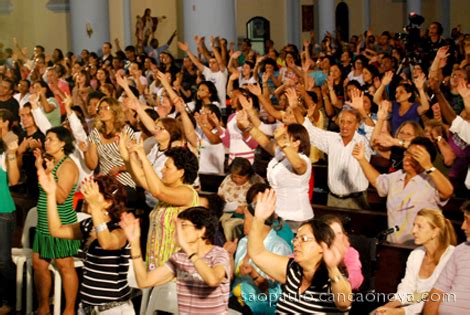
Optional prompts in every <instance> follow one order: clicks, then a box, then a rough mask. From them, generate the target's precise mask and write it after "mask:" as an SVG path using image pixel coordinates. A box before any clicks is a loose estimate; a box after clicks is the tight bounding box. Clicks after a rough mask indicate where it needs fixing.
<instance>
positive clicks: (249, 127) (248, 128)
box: [243, 125, 253, 132]
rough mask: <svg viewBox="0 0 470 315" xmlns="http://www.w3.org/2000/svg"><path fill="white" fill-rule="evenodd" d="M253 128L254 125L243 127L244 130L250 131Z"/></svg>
mask: <svg viewBox="0 0 470 315" xmlns="http://www.w3.org/2000/svg"><path fill="white" fill-rule="evenodd" d="M251 129H253V125H249V126H248V127H246V128H245V129H243V132H250V131H251Z"/></svg>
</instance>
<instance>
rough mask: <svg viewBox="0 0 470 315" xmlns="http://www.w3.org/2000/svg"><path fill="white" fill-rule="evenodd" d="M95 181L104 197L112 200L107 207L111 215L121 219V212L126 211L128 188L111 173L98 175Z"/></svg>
mask: <svg viewBox="0 0 470 315" xmlns="http://www.w3.org/2000/svg"><path fill="white" fill-rule="evenodd" d="M94 181H95V182H96V183H97V184H98V187H99V190H100V193H101V194H102V195H103V197H104V199H105V200H109V201H111V202H112V204H111V206H110V207H109V208H108V209H107V211H108V214H109V216H110V217H111V219H112V220H113V221H119V220H120V218H121V213H123V212H124V211H126V206H125V205H126V199H127V190H126V188H125V187H124V186H123V185H122V184H121V183H120V182H118V180H117V179H116V178H115V177H113V176H109V175H101V176H97V177H95V178H94Z"/></svg>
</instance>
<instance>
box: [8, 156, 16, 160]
mask: <svg viewBox="0 0 470 315" xmlns="http://www.w3.org/2000/svg"><path fill="white" fill-rule="evenodd" d="M14 160H16V155H8V161H14Z"/></svg>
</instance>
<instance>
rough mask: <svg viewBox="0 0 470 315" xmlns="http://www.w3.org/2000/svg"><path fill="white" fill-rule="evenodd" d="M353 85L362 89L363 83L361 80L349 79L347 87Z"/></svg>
mask: <svg viewBox="0 0 470 315" xmlns="http://www.w3.org/2000/svg"><path fill="white" fill-rule="evenodd" d="M351 85H352V86H354V87H356V88H357V89H358V90H362V86H361V83H359V81H357V80H351V81H349V82H348V84H346V89H347V88H348V86H351Z"/></svg>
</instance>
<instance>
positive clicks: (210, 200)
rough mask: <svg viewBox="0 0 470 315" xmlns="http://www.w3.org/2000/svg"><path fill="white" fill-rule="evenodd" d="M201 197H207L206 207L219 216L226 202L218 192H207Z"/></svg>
mask: <svg viewBox="0 0 470 315" xmlns="http://www.w3.org/2000/svg"><path fill="white" fill-rule="evenodd" d="M202 197H203V198H206V199H207V204H208V205H207V207H208V208H209V209H210V210H212V211H214V213H215V214H216V216H217V217H218V218H220V217H221V216H222V214H223V213H224V208H225V204H226V202H225V200H224V198H222V197H220V196H219V195H218V194H209V195H205V196H202Z"/></svg>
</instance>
